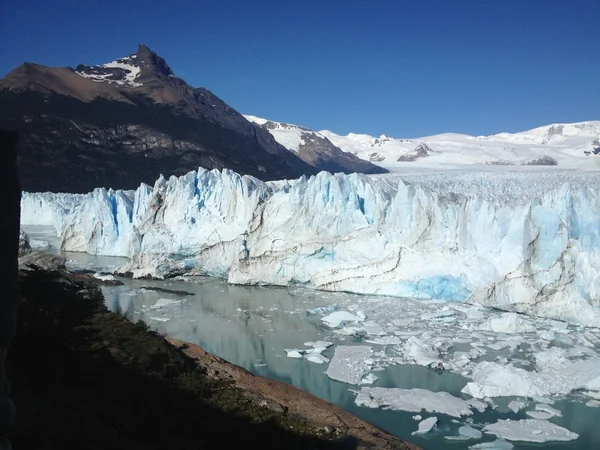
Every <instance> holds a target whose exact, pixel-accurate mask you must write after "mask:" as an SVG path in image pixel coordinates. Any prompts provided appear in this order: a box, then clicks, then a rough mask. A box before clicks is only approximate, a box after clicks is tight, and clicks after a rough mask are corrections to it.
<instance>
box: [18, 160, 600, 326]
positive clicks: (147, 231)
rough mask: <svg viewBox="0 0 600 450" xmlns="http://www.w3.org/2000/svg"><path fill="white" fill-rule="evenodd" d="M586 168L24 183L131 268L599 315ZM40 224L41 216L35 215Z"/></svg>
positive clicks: (599, 238)
mask: <svg viewBox="0 0 600 450" xmlns="http://www.w3.org/2000/svg"><path fill="white" fill-rule="evenodd" d="M594 180H595V178H593V177H590V176H587V177H585V176H583V175H577V174H575V173H571V174H569V173H524V174H523V173H506V174H501V175H494V174H485V175H481V174H473V173H469V174H466V173H465V174H462V175H456V174H455V175H453V176H450V175H442V174H438V175H435V176H434V175H431V176H429V177H428V176H424V175H419V176H414V177H410V176H404V177H402V179H401V178H399V177H398V176H377V177H374V176H365V175H358V174H352V175H343V174H335V175H332V174H329V173H327V172H321V173H320V174H318V175H317V176H313V177H310V178H306V177H302V178H300V179H297V180H284V181H277V182H268V183H264V182H261V181H259V180H257V179H255V178H252V177H248V176H240V175H238V174H237V173H235V172H232V171H229V170H224V171H222V172H219V171H216V170H213V171H207V170H204V169H202V168H200V169H199V170H198V171H196V172H190V173H188V174H187V175H185V176H182V177H179V178H175V177H171V178H170V179H169V180H166V179H164V178H162V177H161V178H160V179H159V180H158V181H157V182H156V183H155V185H154V187H153V188H151V187H149V186H147V185H142V186H140V188H138V189H137V190H136V191H129V192H123V191H112V190H105V189H96V190H95V191H93V192H92V193H90V194H87V195H85V196H76V195H71V194H24V195H23V201H22V208H23V219H22V222H23V223H24V224H30V225H43V224H52V225H54V226H55V228H56V229H57V233H58V234H59V235H60V238H61V242H62V248H63V249H64V250H69V251H83V252H88V253H91V254H99V255H113V256H127V257H129V258H131V262H130V263H129V264H128V265H127V267H124V268H122V270H123V271H131V272H132V273H133V275H134V276H136V277H142V276H154V277H166V276H171V275H174V274H179V273H195V274H204V275H210V276H218V277H223V278H226V279H227V280H228V281H229V282H231V283H239V284H273V285H288V284H302V285H305V286H308V287H313V288H316V289H324V290H335V291H351V292H356V293H365V294H382V295H393V296H402V297H416V298H423V299H429V298H434V299H444V300H450V301H470V302H478V303H481V304H484V305H486V306H494V307H498V308H501V309H505V310H509V311H518V312H522V313H526V314H533V315H540V316H545V317H551V318H556V319H562V320H567V321H570V322H575V323H580V324H585V325H596V326H598V325H600V194H599V192H600V190H599V187H598V182H597V181H594ZM36 221H37V222H36Z"/></svg>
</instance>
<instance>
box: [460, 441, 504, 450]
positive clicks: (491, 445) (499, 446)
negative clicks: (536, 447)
mask: <svg viewBox="0 0 600 450" xmlns="http://www.w3.org/2000/svg"><path fill="white" fill-rule="evenodd" d="M513 448H515V446H514V445H512V444H511V443H510V442H508V441H505V440H504V439H496V440H495V441H492V442H482V443H480V444H475V445H470V446H469V450H512V449H513Z"/></svg>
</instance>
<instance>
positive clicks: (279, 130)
mask: <svg viewBox="0 0 600 450" xmlns="http://www.w3.org/2000/svg"><path fill="white" fill-rule="evenodd" d="M244 117H245V118H246V119H248V120H249V121H250V122H252V123H255V124H257V125H258V126H260V127H262V128H264V129H266V130H268V131H269V133H271V134H272V135H273V137H274V138H275V140H276V141H277V142H279V143H280V144H281V145H283V146H284V147H285V148H287V149H288V150H290V151H293V152H294V153H296V154H297V155H298V156H299V157H300V158H301V159H302V160H303V161H306V162H307V163H309V164H311V165H313V166H315V167H317V168H318V169H321V170H326V171H328V172H332V173H336V172H343V173H352V172H360V173H367V174H372V173H386V172H387V170H386V169H384V168H382V167H379V166H376V165H375V164H371V163H370V162H368V161H365V160H363V159H361V158H359V157H357V156H356V155H354V154H353V153H348V152H345V151H343V150H342V149H340V148H339V147H337V146H335V145H334V144H333V143H332V142H331V141H330V140H329V139H327V137H325V136H323V135H322V134H320V133H318V132H316V131H313V130H311V129H309V128H306V127H302V126H299V125H293V124H290V123H284V122H275V121H272V120H268V119H261V118H260V117H256V116H251V115H244Z"/></svg>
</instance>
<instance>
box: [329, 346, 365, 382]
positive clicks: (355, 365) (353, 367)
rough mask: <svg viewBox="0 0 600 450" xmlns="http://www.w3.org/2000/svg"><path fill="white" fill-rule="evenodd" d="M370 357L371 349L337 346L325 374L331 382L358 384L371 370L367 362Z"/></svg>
mask: <svg viewBox="0 0 600 450" xmlns="http://www.w3.org/2000/svg"><path fill="white" fill-rule="evenodd" d="M372 355H373V348H372V347H367V346H364V345H355V346H347V345H338V346H337V347H336V348H335V352H334V354H333V359H332V360H331V363H330V364H329V367H328V368H327V371H326V372H325V374H326V375H327V376H328V377H329V378H331V379H332V380H336V381H342V382H344V383H348V384H359V383H360V381H361V380H362V378H363V376H364V375H366V374H367V372H369V371H370V370H371V364H368V363H367V361H368V360H369V358H370V357H371V356H372Z"/></svg>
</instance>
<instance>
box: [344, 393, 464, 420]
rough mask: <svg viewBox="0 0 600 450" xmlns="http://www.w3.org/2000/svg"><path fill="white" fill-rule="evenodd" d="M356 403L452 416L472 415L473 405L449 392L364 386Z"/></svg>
mask: <svg viewBox="0 0 600 450" xmlns="http://www.w3.org/2000/svg"><path fill="white" fill-rule="evenodd" d="M353 392H355V393H356V394H357V397H356V400H355V403H356V404H357V405H358V406H367V407H369V408H379V407H382V408H385V409H391V410H393V411H411V412H416V413H418V412H421V411H423V410H425V411H428V412H432V413H440V414H446V415H448V416H452V417H461V416H470V415H472V414H473V411H472V410H471V407H470V405H469V403H468V402H466V401H465V400H463V399H461V398H458V397H454V396H453V395H451V394H449V393H447V392H431V391H428V390H426V389H400V388H380V387H363V388H361V390H360V391H353Z"/></svg>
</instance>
